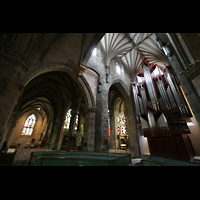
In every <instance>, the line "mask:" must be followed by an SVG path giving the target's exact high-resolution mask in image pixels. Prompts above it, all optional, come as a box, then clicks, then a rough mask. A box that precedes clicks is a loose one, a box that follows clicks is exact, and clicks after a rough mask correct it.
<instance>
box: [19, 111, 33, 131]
mask: <svg viewBox="0 0 200 200" xmlns="http://www.w3.org/2000/svg"><path fill="white" fill-rule="evenodd" d="M35 122H36V117H35V115H34V114H32V115H30V116H29V117H28V118H27V119H26V122H25V124H24V128H23V130H22V133H21V135H32V132H33V129H34V126H35Z"/></svg>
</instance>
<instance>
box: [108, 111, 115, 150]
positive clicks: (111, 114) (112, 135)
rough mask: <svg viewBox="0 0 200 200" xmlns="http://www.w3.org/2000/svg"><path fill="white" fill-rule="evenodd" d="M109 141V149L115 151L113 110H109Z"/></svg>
mask: <svg viewBox="0 0 200 200" xmlns="http://www.w3.org/2000/svg"><path fill="white" fill-rule="evenodd" d="M110 129H111V133H110V141H109V148H110V149H115V150H116V133H115V116H114V108H112V109H111V110H110Z"/></svg>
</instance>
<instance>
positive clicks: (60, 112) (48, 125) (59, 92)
mask: <svg viewBox="0 0 200 200" xmlns="http://www.w3.org/2000/svg"><path fill="white" fill-rule="evenodd" d="M42 68H43V70H41V69H38V70H37V71H35V72H34V73H33V72H32V73H31V72H29V73H28V74H27V75H26V77H25V78H24V79H22V82H21V83H22V84H21V88H22V89H23V90H22V95H21V96H20V97H19V99H18V102H17V105H16V106H15V109H14V111H13V114H12V115H11V119H10V123H9V125H8V126H9V127H10V128H9V131H8V132H7V134H6V138H7V139H8V140H9V144H12V143H13V137H12V136H13V133H14V132H16V131H17V130H16V128H15V127H13V124H14V126H15V125H17V126H18V125H19V124H20V126H21V125H22V123H19V122H20V120H21V118H22V117H23V116H24V115H27V113H28V112H30V113H37V115H38V116H39V117H38V119H40V120H39V121H41V123H42V127H43V132H42V135H41V133H39V132H41V130H40V131H39V130H38V129H35V131H36V132H37V134H39V139H38V140H35V143H37V144H38V142H39V140H40V141H41V142H42V141H43V140H45V141H46V142H47V143H46V146H47V147H48V148H51V149H55V150H60V149H61V148H62V143H63V138H64V135H65V134H64V131H63V129H64V121H65V118H66V114H67V112H68V110H69V109H71V110H72V116H71V122H70V127H69V131H68V135H67V137H69V138H70V139H71V140H73V139H72V138H75V143H74V145H73V147H71V148H73V149H75V146H76V139H77V132H78V131H79V130H81V128H82V133H83V130H84V128H83V127H87V129H86V130H87V131H90V129H91V128H92V127H91V126H89V127H88V122H85V113H87V111H88V109H89V108H91V107H92V106H93V102H94V101H93V97H92V96H91V95H90V94H91V91H90V88H89V87H88V85H87V84H85V82H86V80H85V79H83V78H82V77H76V74H75V73H74V72H73V71H72V70H70V67H66V66H65V68H64V67H63V66H60V68H58V67H57V68H56V67H55V68H53V67H52V66H50V67H49V69H48V67H46V68H45V67H42ZM56 69H57V70H56ZM81 76H82V75H81ZM85 91H87V93H86V92H85ZM88 97H89V98H88ZM89 106H90V107H89ZM77 114H78V115H79V123H78V124H76V120H74V119H73V118H74V116H76V115H77ZM39 121H37V122H38V124H39ZM37 122H36V126H37ZM39 126H41V125H39ZM75 126H77V130H76V131H74V130H75ZM20 128H23V127H20ZM20 128H19V129H20ZM17 132H18V133H19V132H20V130H18V131H17ZM19 134H20V133H19ZM82 135H84V134H82ZM85 135H86V137H85V138H84V139H85V140H86V141H87V136H88V134H85ZM21 137H23V135H20V136H19V137H17V138H15V139H14V143H20V141H19V138H21ZM26 137H28V136H26ZM33 137H34V135H32V136H30V137H29V138H28V139H29V140H30V139H31V138H32V139H35V138H33ZM32 139H31V141H33V140H32ZM68 141H70V140H68ZM69 143H70V142H69ZM79 145H81V148H83V139H82V138H81V142H80V138H79ZM93 145H94V144H93ZM68 146H69V145H68ZM21 148H24V144H23V145H21ZM65 150H66V149H65ZM68 150H69V149H68Z"/></svg>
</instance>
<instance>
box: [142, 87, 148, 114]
mask: <svg viewBox="0 0 200 200" xmlns="http://www.w3.org/2000/svg"><path fill="white" fill-rule="evenodd" d="M141 96H142V101H143V105H144V111H145V113H146V107H147V98H146V94H145V91H144V88H141Z"/></svg>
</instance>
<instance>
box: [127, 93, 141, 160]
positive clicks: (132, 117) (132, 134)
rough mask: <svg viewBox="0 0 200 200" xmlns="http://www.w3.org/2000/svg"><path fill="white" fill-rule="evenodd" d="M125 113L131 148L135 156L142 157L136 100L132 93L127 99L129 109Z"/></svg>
mask: <svg viewBox="0 0 200 200" xmlns="http://www.w3.org/2000/svg"><path fill="white" fill-rule="evenodd" d="M125 113H127V120H126V127H127V131H128V134H129V149H130V151H131V152H132V154H133V155H132V156H133V157H136V158H139V157H141V150H140V144H139V138H138V131H137V119H136V109H135V102H134V97H133V94H132V93H131V96H130V98H129V99H128V101H127V110H126V112H125Z"/></svg>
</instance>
